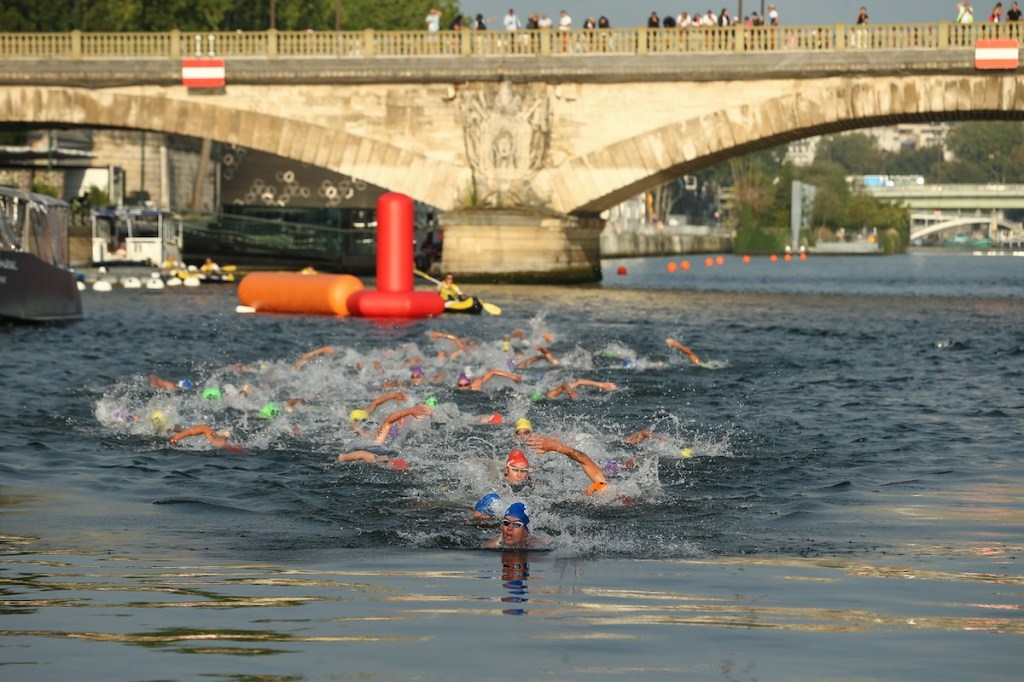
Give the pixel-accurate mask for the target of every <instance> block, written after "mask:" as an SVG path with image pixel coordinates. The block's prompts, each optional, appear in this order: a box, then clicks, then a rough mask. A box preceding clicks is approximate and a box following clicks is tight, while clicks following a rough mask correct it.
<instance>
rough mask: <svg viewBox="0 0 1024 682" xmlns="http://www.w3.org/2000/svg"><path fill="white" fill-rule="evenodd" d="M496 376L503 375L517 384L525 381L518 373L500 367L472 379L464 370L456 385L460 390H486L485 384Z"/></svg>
mask: <svg viewBox="0 0 1024 682" xmlns="http://www.w3.org/2000/svg"><path fill="white" fill-rule="evenodd" d="M494 377H502V378H503V379H508V380H509V381H514V382H516V383H517V384H521V383H522V382H523V378H522V377H521V376H519V375H518V374H512V373H511V372H505V371H503V370H500V369H491V370H488V371H487V372H485V373H484V375H483V376H482V377H480V378H478V379H470V378H469V377H468V376H466V373H465V372H463V373H461V374H459V378H458V380H457V381H456V383H455V387H456V388H457V389H459V390H460V391H482V390H484V384H486V383H487V382H488V381H490V380H491V379H493V378H494Z"/></svg>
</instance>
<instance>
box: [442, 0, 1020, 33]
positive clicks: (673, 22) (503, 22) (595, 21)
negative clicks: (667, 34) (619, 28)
mask: <svg viewBox="0 0 1024 682" xmlns="http://www.w3.org/2000/svg"><path fill="white" fill-rule="evenodd" d="M956 10H957V13H956V21H957V23H960V24H971V23H974V8H973V7H971V3H970V0H961V1H960V2H957V3H956ZM442 15H443V13H442V12H441V10H439V9H436V8H433V9H431V10H430V12H429V13H428V14H427V17H426V27H427V30H428V31H440V30H441V29H442V18H443V16H442ZM1020 20H1021V10H1020V7H1019V6H1018V3H1017V2H1016V1H1015V2H1012V3H1011V4H1010V9H1008V10H1006V11H1005V12H1004V9H1003V3H1002V2H997V3H996V4H995V6H993V8H992V12H991V13H990V14H989V17H988V21H989V23H995V24H998V23H1002V22H1015V21H1020ZM854 21H855V23H856V24H857V25H864V24H867V23H868V10H867V7H864V6H862V7H861V8H860V10H859V11H858V13H857V17H856V19H855V20H854ZM741 23H742V24H743V25H744V26H778V25H779V12H778V10H777V9H776V7H775V5H774V4H770V5H768V10H767V11H766V12H765V13H764V15H761V14H758V13H757V12H751V13H750V14H747V15H744V16H743V18H742V19H741V18H740V17H739V16H733V15H732V14H731V13H730V12H729V10H728V8H726V7H723V8H722V9H721V10H720V11H719V12H718V13H715V11H714V10H712V9H707V10H695V11H693V12H687V11H681V12H679V13H678V14H675V15H673V14H666V15H664V16H659V15H658V13H657V12H651V13H650V16H648V17H647V27H648V28H680V29H685V28H695V27H697V28H700V27H714V26H719V27H726V26H736V25H738V24H741ZM499 25H500V28H501V29H503V30H506V31H519V30H533V29H542V28H553V29H558V30H563V31H567V30H569V29H572V28H576V26H574V25H573V19H572V17H571V16H570V15H569V13H568V12H567V11H566V10H564V9H563V10H561V11H559V13H558V15H557V17H553V16H552V15H551V14H548V13H547V12H530V14H529V15H528V16H527V19H526V20H525V21H522V20H520V18H519V16H518V15H517V14H516V11H515V9H514V8H512V9H509V11H508V13H507V14H505V15H504V16H502V17H500V19H499V18H498V17H485V16H484V15H483V14H477V15H476V16H475V17H472V18H467V17H464V16H463V15H462V14H456V15H455V16H454V17H453V18H452V19H451V20H450V21H449V22H448V23H447V26H446V28H447V29H448V30H451V31H459V30H463V29H468V30H475V31H483V30H487V29H490V28H491V27H492V26H493V27H495V28H498V27H499ZM579 28H583V29H600V28H611V24H610V23H609V21H608V17H605V16H601V17H597V18H594V17H592V16H591V17H587V18H586V19H585V20H584V21H583V23H582V24H581V25H579Z"/></svg>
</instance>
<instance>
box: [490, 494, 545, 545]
mask: <svg viewBox="0 0 1024 682" xmlns="http://www.w3.org/2000/svg"><path fill="white" fill-rule="evenodd" d="M484 547H486V548H487V549H505V548H511V549H548V548H550V547H551V542H550V541H549V540H547V539H545V538H540V537H537V536H536V535H531V534H530V514H529V512H528V511H527V509H526V505H525V504H523V503H522V502H515V503H513V504H511V505H509V508H508V509H506V510H505V514H504V515H503V517H502V519H501V535H499V536H498V537H496V538H493V539H492V540H489V541H488V542H487V543H486V544H485V545H484Z"/></svg>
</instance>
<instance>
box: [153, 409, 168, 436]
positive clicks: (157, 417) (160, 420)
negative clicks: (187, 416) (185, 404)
mask: <svg viewBox="0 0 1024 682" xmlns="http://www.w3.org/2000/svg"><path fill="white" fill-rule="evenodd" d="M149 423H150V424H152V425H153V432H154V433H160V432H161V431H163V430H164V429H165V428H167V417H166V416H165V415H164V413H163V412H162V411H160V410H153V411H152V412H150V413H149Z"/></svg>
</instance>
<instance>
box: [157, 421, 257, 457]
mask: <svg viewBox="0 0 1024 682" xmlns="http://www.w3.org/2000/svg"><path fill="white" fill-rule="evenodd" d="M230 435H231V432H230V431H214V430H213V429H211V428H210V427H209V425H207V424H197V425H195V426H191V427H189V428H187V429H185V430H183V431H178V432H177V433H175V434H174V435H173V436H171V437H170V438H168V439H167V442H168V443H170V444H171V445H177V444H178V443H179V442H181V441H182V440H184V439H185V438H192V437H193V436H203V437H204V438H206V440H207V441H208V442H210V443H213V444H214V445H216V446H217V447H219V448H224V449H225V450H227V451H228V452H242V448H241V446H238V445H235V444H233V443H231V442H230V441H228V436H230Z"/></svg>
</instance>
